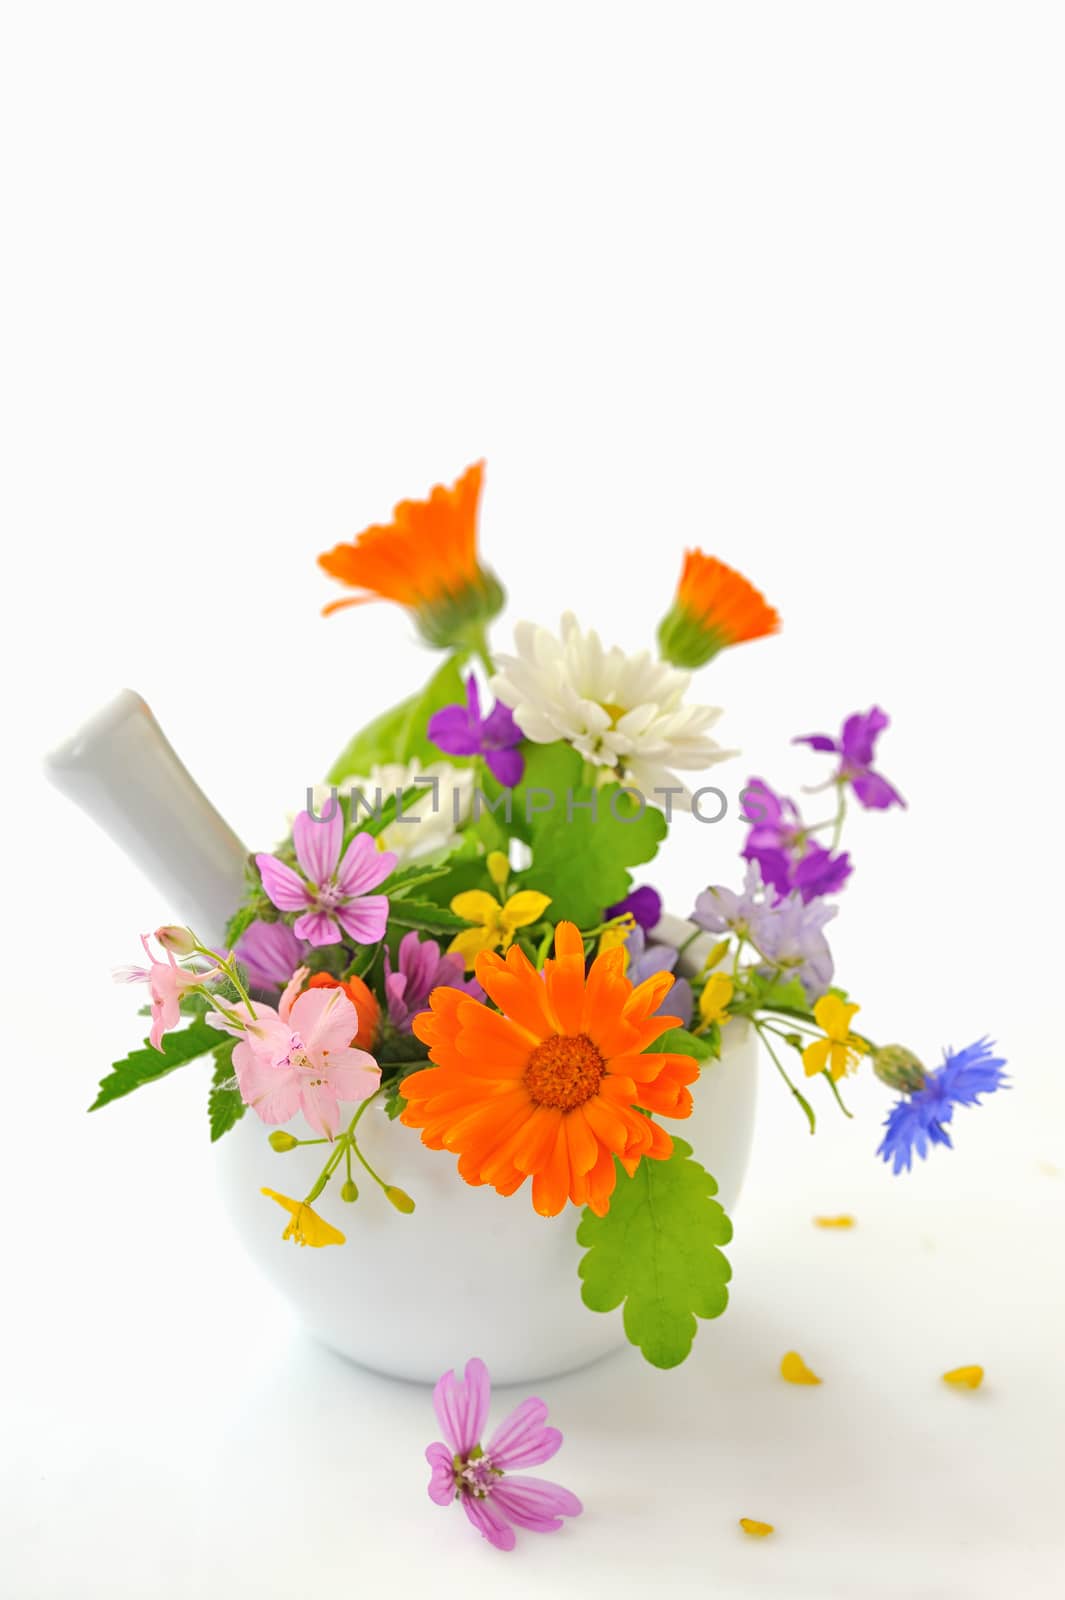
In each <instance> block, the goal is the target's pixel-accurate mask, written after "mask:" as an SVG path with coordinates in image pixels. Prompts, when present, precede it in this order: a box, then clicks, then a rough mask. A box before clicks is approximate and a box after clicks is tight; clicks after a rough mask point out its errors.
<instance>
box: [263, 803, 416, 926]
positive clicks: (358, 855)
mask: <svg viewBox="0 0 1065 1600" xmlns="http://www.w3.org/2000/svg"><path fill="white" fill-rule="evenodd" d="M292 842H293V844H294V845H295V847H296V860H297V861H298V862H299V864H300V866H301V868H302V869H303V872H304V877H303V878H301V877H300V875H299V873H297V872H293V870H292V868H291V867H289V866H286V865H285V863H284V862H283V861H279V860H278V859H277V857H276V856H271V855H259V856H256V857H255V863H256V865H257V867H258V868H259V871H260V873H261V874H262V880H263V888H264V889H265V890H266V893H267V894H268V895H269V897H270V900H271V901H272V902H273V904H274V905H275V906H276V907H277V909H278V910H279V911H301V912H302V913H303V915H302V916H300V917H297V919H296V921H295V922H294V923H293V925H292V931H293V933H294V934H295V935H296V938H297V939H306V940H307V943H308V944H313V945H323V944H339V943H340V941H341V939H342V938H343V937H344V934H347V936H348V938H349V939H352V940H353V941H354V942H355V943H356V944H376V943H377V941H378V939H383V938H384V933H385V925H386V923H387V922H388V896H387V895H384V894H367V892H366V891H367V890H368V889H376V888H377V885H378V884H379V883H383V882H384V880H385V879H386V878H387V877H388V875H389V873H390V872H391V871H392V868H393V867H394V866H395V864H396V856H395V854H394V852H393V851H391V850H378V848H377V844H376V841H375V840H374V838H373V837H372V835H370V834H368V833H357V834H356V835H355V837H354V839H352V841H351V843H350V844H349V845H348V848H347V849H346V850H345V852H344V859H343V860H341V859H340V847H341V845H342V844H343V842H344V817H343V813H342V812H341V809H340V804H339V802H338V801H336V800H334V801H333V807H332V815H331V816H330V817H329V819H328V821H321V822H320V821H318V820H317V819H316V818H315V817H312V816H311V814H310V812H309V811H301V812H300V814H299V816H298V817H297V818H296V821H295V823H294V824H293V828H292Z"/></svg>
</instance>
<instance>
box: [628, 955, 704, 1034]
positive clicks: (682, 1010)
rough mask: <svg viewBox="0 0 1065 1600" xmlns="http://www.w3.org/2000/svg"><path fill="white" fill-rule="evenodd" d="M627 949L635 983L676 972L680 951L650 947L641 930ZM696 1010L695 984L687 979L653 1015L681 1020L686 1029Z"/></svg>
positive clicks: (676, 984) (679, 982)
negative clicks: (660, 973)
mask: <svg viewBox="0 0 1065 1600" xmlns="http://www.w3.org/2000/svg"><path fill="white" fill-rule="evenodd" d="M625 950H626V952H627V954H628V957H629V964H628V967H627V968H626V969H625V976H626V977H627V978H628V979H629V980H630V981H631V982H632V983H642V982H643V980H644V979H645V978H650V977H653V975H654V974H655V973H656V972H672V971H673V970H674V968H675V967H676V965H677V959H678V956H679V951H677V950H674V949H673V948H672V946H670V945H668V944H648V942H647V935H646V934H645V933H644V931H643V929H642V928H639V927H637V928H633V930H632V932H631V933H630V934H629V936H628V938H627V939H626V940H625ZM694 1007H695V1001H694V997H693V995H692V986H691V984H690V983H689V982H688V980H687V978H677V979H676V980H675V981H674V984H673V987H672V989H670V991H669V993H668V994H667V995H666V997H665V999H664V1000H663V1001H662V1004H661V1005H660V1006H657V1007H656V1008H655V1010H654V1012H653V1013H652V1015H653V1016H656V1017H658V1016H663V1015H665V1016H670V1017H680V1025H681V1027H682V1028H686V1027H688V1025H689V1023H690V1022H691V1019H692V1011H693V1010H694ZM655 1049H656V1050H657V1049H658V1046H657V1045H656V1046H655Z"/></svg>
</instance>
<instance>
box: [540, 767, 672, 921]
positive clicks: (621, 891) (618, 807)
mask: <svg viewBox="0 0 1065 1600" xmlns="http://www.w3.org/2000/svg"><path fill="white" fill-rule="evenodd" d="M596 794H597V802H596V803H597V810H596V813H595V814H594V815H593V814H592V812H590V811H587V810H581V809H578V808H577V805H576V804H575V805H574V806H573V807H572V809H571V812H570V814H567V808H566V795H565V792H564V791H563V793H562V795H561V796H560V798H559V802H558V804H557V805H556V808H555V810H554V811H553V812H552V814H551V815H550V816H547V817H545V818H544V819H543V822H542V824H541V825H540V826H538V827H537V826H535V825H534V832H533V864H532V867H531V868H530V870H529V871H528V872H527V873H526V874H525V876H524V878H523V879H522V887H523V888H527V889H539V890H540V891H541V892H542V893H543V894H548V895H550V896H551V909H550V915H551V920H552V921H553V922H557V921H559V919H560V918H563V917H566V918H568V919H569V920H570V921H571V922H575V923H576V924H577V926H578V927H579V928H590V927H594V926H595V924H596V923H597V922H598V921H599V920H600V918H601V917H602V914H603V912H604V910H605V909H606V907H607V906H610V905H614V904H615V903H616V902H617V901H618V900H623V899H624V898H625V896H626V895H627V894H628V892H629V890H630V888H631V887H632V874H631V873H630V872H629V871H628V870H627V869H628V868H629V867H634V866H636V865H638V864H639V863H641V862H644V861H650V860H651V858H652V857H653V856H654V854H655V852H656V851H657V849H658V846H659V845H660V844H661V842H662V840H663V839H664V838H665V835H666V819H665V817H664V816H663V814H662V812H661V811H656V810H655V809H654V807H653V806H646V807H645V808H644V810H643V811H642V812H641V811H640V809H639V802H638V801H636V800H635V799H634V798H633V797H632V796H631V795H626V794H623V793H621V790H620V786H619V785H618V784H614V783H612V784H608V785H607V786H606V788H603V789H599V790H598V791H596ZM591 795H592V791H591V790H589V789H581V790H579V791H578V792H576V793H575V794H574V801H575V802H584V801H588V800H590V798H591ZM612 803H613V804H612Z"/></svg>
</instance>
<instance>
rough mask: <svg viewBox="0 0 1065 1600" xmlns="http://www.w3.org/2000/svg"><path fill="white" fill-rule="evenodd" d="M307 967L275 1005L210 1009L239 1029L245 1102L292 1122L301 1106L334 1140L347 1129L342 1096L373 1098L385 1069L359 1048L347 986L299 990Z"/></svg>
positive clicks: (272, 1119) (236, 1065) (223, 1024)
mask: <svg viewBox="0 0 1065 1600" xmlns="http://www.w3.org/2000/svg"><path fill="white" fill-rule="evenodd" d="M306 978H307V968H306V967H300V968H299V969H298V970H297V971H296V972H295V973H293V975H292V981H291V983H290V984H289V986H288V988H287V989H286V990H285V992H284V994H283V995H282V996H281V999H280V1001H279V1002H278V1006H277V1010H276V1011H275V1010H274V1008H273V1006H268V1005H262V1004H260V1002H259V1001H258V1000H253V1001H252V1004H251V1009H250V1010H249V1008H248V1006H246V1005H245V1004H244V1003H243V1002H241V1004H240V1005H234V1006H229V1005H227V1007H226V1011H225V1014H224V1015H223V1014H220V1013H218V1012H211V1013H210V1015H209V1016H208V1019H207V1020H208V1021H209V1022H212V1023H213V1024H214V1025H215V1027H217V1028H224V1029H225V1030H226V1032H227V1033H231V1034H234V1035H235V1036H236V1037H237V1039H238V1040H239V1043H238V1044H237V1045H235V1046H234V1049H233V1070H234V1072H235V1073H236V1075H237V1084H238V1086H239V1088H240V1096H241V1099H242V1100H243V1101H244V1103H245V1105H249V1106H251V1108H252V1110H253V1111H254V1112H256V1113H257V1115H258V1116H260V1117H261V1118H262V1120H263V1121H264V1122H269V1123H281V1122H288V1121H289V1120H290V1119H291V1118H292V1117H294V1116H295V1115H296V1112H297V1111H302V1112H303V1115H304V1116H305V1117H306V1119H307V1121H308V1123H309V1124H310V1126H311V1127H312V1128H313V1129H314V1131H315V1133H321V1134H324V1135H325V1137H326V1138H327V1139H332V1138H333V1136H334V1134H335V1133H336V1131H337V1129H338V1128H339V1127H340V1102H341V1100H349V1101H350V1100H366V1099H368V1097H369V1096H370V1095H372V1094H373V1093H374V1091H375V1090H376V1089H377V1088H378V1086H379V1084H380V1082H381V1069H380V1067H379V1066H378V1065H377V1062H376V1061H375V1060H374V1058H373V1056H371V1055H369V1054H368V1053H367V1051H365V1050H356V1049H353V1048H352V1044H351V1041H352V1039H354V1037H355V1035H356V1034H357V1033H358V1031H359V1017H358V1013H357V1011H356V1010H355V1007H354V1006H353V1005H352V1003H351V1001H350V1000H349V999H348V997H347V995H346V994H345V993H344V991H343V989H339V988H338V989H307V990H305V991H304V993H303V994H300V992H299V991H300V988H301V987H302V985H303V983H304V982H305V980H306Z"/></svg>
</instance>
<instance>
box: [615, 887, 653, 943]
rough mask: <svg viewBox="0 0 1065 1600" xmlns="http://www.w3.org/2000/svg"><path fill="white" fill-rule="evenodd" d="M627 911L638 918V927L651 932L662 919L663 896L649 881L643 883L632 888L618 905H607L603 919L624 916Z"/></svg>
mask: <svg viewBox="0 0 1065 1600" xmlns="http://www.w3.org/2000/svg"><path fill="white" fill-rule="evenodd" d="M626 912H627V913H628V914H629V916H631V917H635V918H636V925H637V927H639V928H642V929H643V931H644V932H645V933H650V932H651V931H652V929H654V928H657V926H658V924H659V923H660V922H661V920H662V896H661V895H660V894H659V892H658V890H657V889H652V888H651V885H650V884H649V883H641V884H640V885H639V887H638V888H636V889H631V890H630V891H629V893H628V894H627V895H626V896H625V898H624V900H619V901H618V903H617V905H616V906H607V908H606V911H605V913H604V917H603V920H604V921H605V922H609V921H610V919H611V917H623V916H624V915H625V914H626Z"/></svg>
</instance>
